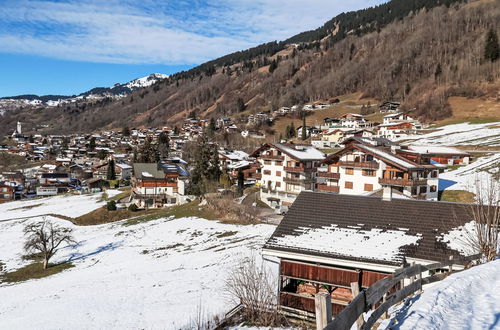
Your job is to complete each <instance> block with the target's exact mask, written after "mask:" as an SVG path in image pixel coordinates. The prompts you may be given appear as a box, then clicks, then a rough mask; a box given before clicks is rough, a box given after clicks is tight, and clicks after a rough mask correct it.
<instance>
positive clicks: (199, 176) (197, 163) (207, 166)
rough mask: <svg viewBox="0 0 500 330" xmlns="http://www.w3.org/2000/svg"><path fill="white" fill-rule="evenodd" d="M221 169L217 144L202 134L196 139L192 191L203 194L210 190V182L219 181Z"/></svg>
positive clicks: (195, 193)
mask: <svg viewBox="0 0 500 330" xmlns="http://www.w3.org/2000/svg"><path fill="white" fill-rule="evenodd" d="M220 176H221V170H220V167H219V155H218V153H217V146H216V145H215V144H213V143H210V142H209V141H208V138H207V136H206V135H205V134H204V135H201V136H200V137H199V138H198V140H197V141H196V148H195V150H194V162H193V170H192V171H191V193H192V194H194V195H198V196H199V195H203V194H205V193H206V192H207V191H208V188H209V184H210V183H211V182H212V183H213V182H219V179H220Z"/></svg>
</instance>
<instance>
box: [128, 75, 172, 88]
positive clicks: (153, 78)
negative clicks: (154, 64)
mask: <svg viewBox="0 0 500 330" xmlns="http://www.w3.org/2000/svg"><path fill="white" fill-rule="evenodd" d="M167 78H168V75H166V74H163V73H152V74H150V75H149V76H147V77H142V78H138V79H134V80H132V81H130V82H128V83H127V84H125V85H124V86H125V87H128V88H130V89H134V88H141V87H148V86H151V85H153V84H154V83H156V82H157V81H160V80H163V79H167Z"/></svg>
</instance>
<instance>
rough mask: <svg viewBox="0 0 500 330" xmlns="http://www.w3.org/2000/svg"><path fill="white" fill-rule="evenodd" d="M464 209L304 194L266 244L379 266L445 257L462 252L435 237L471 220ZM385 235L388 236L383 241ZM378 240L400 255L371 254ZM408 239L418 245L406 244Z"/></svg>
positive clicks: (444, 204) (440, 204) (456, 205)
mask: <svg viewBox="0 0 500 330" xmlns="http://www.w3.org/2000/svg"><path fill="white" fill-rule="evenodd" d="M466 207H467V206H466V205H465V204H459V203H447V202H431V201H417V200H407V199H392V200H391V201H383V200H382V199H381V198H379V197H368V196H353V195H340V194H328V193H318V192H302V193H301V194H300V195H299V196H298V197H297V199H296V200H295V202H294V204H293V205H292V206H291V208H290V210H289V211H288V213H287V214H286V215H285V217H284V218H283V220H282V221H281V223H280V225H279V226H278V227H277V228H276V230H275V232H274V233H273V235H272V236H271V237H270V238H269V240H268V241H267V243H266V244H265V246H264V248H265V249H269V250H276V251H285V252H295V253H300V254H306V255H313V256H322V257H332V258H336V259H345V260H357V261H366V262H371V263H379V264H393V265H400V264H401V263H402V261H403V257H412V258H417V259H423V260H431V261H436V262H438V261H443V260H445V259H448V257H449V256H450V255H453V256H455V257H460V254H459V252H458V251H455V250H451V249H449V248H448V246H447V244H446V243H444V242H442V241H441V240H440V239H439V238H437V237H438V236H440V235H441V234H442V233H446V232H449V231H450V230H451V229H453V228H456V227H459V226H461V225H463V224H465V223H467V222H469V221H470V217H469V216H468V211H467V209H466ZM332 232H335V233H332ZM332 234H333V235H332ZM385 235H388V236H389V237H390V239H387V241H383V239H384V236H385ZM371 236H378V238H376V239H374V238H373V237H371ZM329 239H330V240H331V241H328V240H329ZM377 239H378V243H376V244H378V245H379V248H380V250H381V251H382V250H385V251H387V250H388V246H390V245H391V244H392V245H393V246H394V245H395V244H396V245H397V244H398V243H401V244H400V245H401V246H400V247H399V248H398V249H397V250H399V251H398V253H396V254H395V255H393V256H392V257H391V256H389V257H388V256H384V255H380V256H379V255H378V254H377V253H374V251H373V244H374V241H376V240H377ZM353 240H356V241H355V242H353ZM370 240H371V242H370ZM412 240H413V242H416V244H413V243H412V244H407V243H408V242H409V241H412ZM318 241H321V243H318ZM391 241H392V242H391ZM397 246H398V245H397ZM353 251H354V252H353ZM380 254H383V252H381V253H380Z"/></svg>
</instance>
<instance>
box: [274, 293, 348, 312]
mask: <svg viewBox="0 0 500 330" xmlns="http://www.w3.org/2000/svg"><path fill="white" fill-rule="evenodd" d="M280 305H281V306H286V307H291V308H295V309H300V310H303V311H307V312H310V313H315V312H316V310H315V306H314V298H312V297H301V296H299V295H296V294H295V295H294V294H290V293H287V292H282V293H281V294H280ZM344 308H345V306H344V305H339V304H334V303H332V313H333V315H334V316H336V315H337V314H339V313H340V312H342V310H343V309H344Z"/></svg>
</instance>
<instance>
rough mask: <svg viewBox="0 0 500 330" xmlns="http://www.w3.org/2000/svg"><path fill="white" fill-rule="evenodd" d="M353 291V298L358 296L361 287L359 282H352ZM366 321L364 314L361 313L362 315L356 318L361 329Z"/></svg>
mask: <svg viewBox="0 0 500 330" xmlns="http://www.w3.org/2000/svg"><path fill="white" fill-rule="evenodd" d="M351 292H352V299H354V298H356V297H357V295H358V294H359V292H360V287H359V283H358V282H352V283H351ZM364 323H365V319H364V318H363V314H362V313H361V315H360V316H359V317H358V319H357V320H356V325H357V327H358V329H361V327H362V326H363V324H364Z"/></svg>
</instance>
